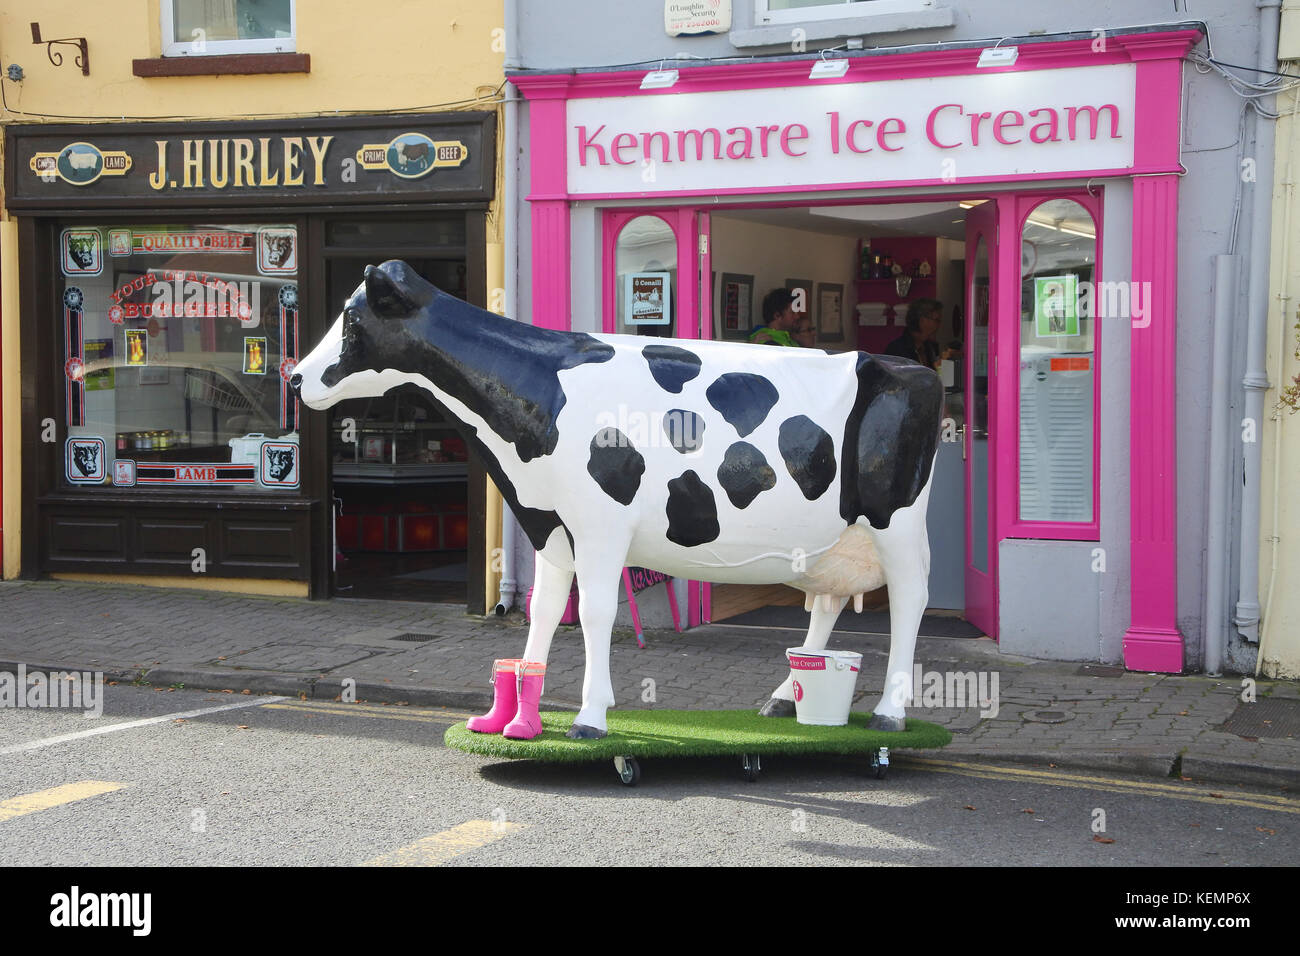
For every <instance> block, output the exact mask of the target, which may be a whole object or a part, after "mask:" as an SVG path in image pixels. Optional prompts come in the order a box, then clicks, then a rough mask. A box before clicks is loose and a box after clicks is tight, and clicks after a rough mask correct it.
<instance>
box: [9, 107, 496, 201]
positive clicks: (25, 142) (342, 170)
mask: <svg viewBox="0 0 1300 956" xmlns="http://www.w3.org/2000/svg"><path fill="white" fill-rule="evenodd" d="M494 135H495V119H494V117H493V116H492V114H490V113H457V114H450V115H448V114H442V115H407V116H385V117H365V118H361V119H358V118H348V119H335V118H329V119H299V120H274V121H265V122H254V123H205V124H187V125H184V126H182V125H177V124H144V123H140V124H132V125H124V124H111V125H110V124H104V125H96V126H78V127H62V126H30V127H29V126H10V127H9V128H8V129H7V131H6V139H7V143H6V147H5V153H6V156H10V157H14V160H13V161H11V162H9V163H6V164H5V170H6V182H5V192H6V195H7V197H8V205H9V207H10V208H11V209H23V208H40V207H42V206H54V205H68V204H69V203H75V204H76V205H77V206H78V207H86V208H94V207H100V206H103V207H108V206H125V205H137V204H138V203H139V201H140V200H147V201H148V202H149V203H150V204H155V203H163V204H168V203H173V202H174V203H176V204H192V203H194V202H195V201H196V200H197V201H199V202H201V203H203V204H204V205H220V204H222V203H223V202H229V203H236V202H238V203H247V202H248V201H249V200H256V201H274V202H276V203H277V204H280V203H308V202H310V203H322V202H324V203H330V204H332V203H336V202H362V201H365V202H374V201H381V202H382V201H385V200H387V199H393V200H395V201H411V200H415V199H421V198H430V199H434V198H436V199H464V200H475V199H488V198H490V197H491V195H492V182H493V176H494V169H493V158H494V144H493V137H494Z"/></svg>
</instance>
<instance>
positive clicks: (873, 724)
mask: <svg viewBox="0 0 1300 956" xmlns="http://www.w3.org/2000/svg"><path fill="white" fill-rule="evenodd" d="M904 724H905V721H904V719H903V718H902V717H886V716H885V715H884V714H872V715H871V719H870V720H869V721H867V729H868V730H883V731H886V732H888V733H891V734H895V733H899V732H900V731H903V730H906V729H907V728H906V727H905V726H904Z"/></svg>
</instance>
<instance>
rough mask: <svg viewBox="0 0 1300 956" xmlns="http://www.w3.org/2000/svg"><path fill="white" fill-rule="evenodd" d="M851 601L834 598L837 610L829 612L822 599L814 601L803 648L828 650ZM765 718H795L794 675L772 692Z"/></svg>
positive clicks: (762, 714) (765, 709)
mask: <svg viewBox="0 0 1300 956" xmlns="http://www.w3.org/2000/svg"><path fill="white" fill-rule="evenodd" d="M848 601H849V599H848V598H847V597H836V598H834V602H835V610H833V611H828V610H826V609H825V608H824V607H823V602H822V600H821V599H820V598H818V599H814V601H813V609H812V617H811V618H809V620H808V634H807V635H806V636H805V637H804V639H803V646H804V647H806V648H808V650H810V651H820V650H824V649H825V648H826V642H827V641H829V640H830V639H831V631H833V630H834V629H835V622H836V621H837V620H839V617H840V612H841V611H843V610H844V605H845V604H847V603H848ZM758 713H759V715H760V716H763V717H793V716H794V675H793V674H790V675H788V676H787V677H786V679H785V683H783V684H782V685H781V686H780V687H778V688H777V689H776V690H774V691H772V697H771V699H770V700H768V702H767V703H766V704H764V705H763V709H762V710H760V711H759V712H758Z"/></svg>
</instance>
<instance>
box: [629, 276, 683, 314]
mask: <svg viewBox="0 0 1300 956" xmlns="http://www.w3.org/2000/svg"><path fill="white" fill-rule="evenodd" d="M623 290H624V301H625V303H626V305H627V309H626V311H625V313H624V314H625V315H626V316H627V324H628V325H667V324H668V323H669V322H670V321H672V302H671V300H670V298H669V296H670V295H671V294H672V286H671V279H670V275H669V273H667V272H634V273H632V274H631V275H629V276H628V277H627V280H626V282H625V284H624V287H623Z"/></svg>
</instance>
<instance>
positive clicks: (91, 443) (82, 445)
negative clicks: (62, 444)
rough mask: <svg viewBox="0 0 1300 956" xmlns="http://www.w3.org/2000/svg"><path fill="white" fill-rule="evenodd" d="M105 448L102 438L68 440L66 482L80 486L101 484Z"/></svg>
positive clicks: (103, 472)
mask: <svg viewBox="0 0 1300 956" xmlns="http://www.w3.org/2000/svg"><path fill="white" fill-rule="evenodd" d="M106 447H107V446H106V445H105V444H104V439H102V438H69V439H68V444H67V469H66V474H67V478H68V481H70V482H73V483H80V484H97V483H99V482H102V481H103V480H104V475H105V471H104V468H105V464H104V455H105V448H106Z"/></svg>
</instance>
